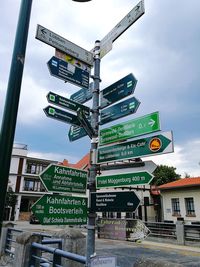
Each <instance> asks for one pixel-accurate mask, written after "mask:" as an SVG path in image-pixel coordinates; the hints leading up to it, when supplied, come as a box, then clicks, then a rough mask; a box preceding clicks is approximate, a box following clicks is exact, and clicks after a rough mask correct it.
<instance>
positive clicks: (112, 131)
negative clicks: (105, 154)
mask: <svg viewBox="0 0 200 267" xmlns="http://www.w3.org/2000/svg"><path fill="white" fill-rule="evenodd" d="M156 131H160V120H159V113H158V112H154V113H151V114H148V115H145V116H143V117H140V118H136V119H133V120H130V121H126V122H124V123H120V124H117V125H114V126H112V127H110V128H105V129H102V130H100V140H99V142H100V145H106V144H110V143H113V142H118V141H121V140H126V139H130V138H133V137H136V136H139V135H144V134H149V133H153V132H156Z"/></svg>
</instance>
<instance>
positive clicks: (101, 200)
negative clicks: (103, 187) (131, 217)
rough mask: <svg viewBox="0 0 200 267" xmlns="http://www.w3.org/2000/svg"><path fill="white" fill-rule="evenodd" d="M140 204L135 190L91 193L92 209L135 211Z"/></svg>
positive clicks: (101, 210) (96, 210)
mask: <svg viewBox="0 0 200 267" xmlns="http://www.w3.org/2000/svg"><path fill="white" fill-rule="evenodd" d="M139 204H140V199H139V198H138V196H137V195H136V193H135V192H133V191H132V192H129V191H128V192H117V191H114V192H113V191H112V192H103V193H91V211H94V212H98V211H99V212H104V211H109V212H112V211H113V212H115V211H116V212H123V211H124V212H125V211H126V212H133V211H135V210H136V209H137V207H138V206H139Z"/></svg>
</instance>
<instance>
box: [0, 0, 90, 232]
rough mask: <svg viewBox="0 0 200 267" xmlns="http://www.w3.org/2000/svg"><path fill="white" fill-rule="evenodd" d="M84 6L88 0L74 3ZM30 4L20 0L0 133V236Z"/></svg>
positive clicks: (29, 0) (30, 1)
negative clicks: (80, 3) (81, 3)
mask: <svg viewBox="0 0 200 267" xmlns="http://www.w3.org/2000/svg"><path fill="white" fill-rule="evenodd" d="M74 1H76V2H88V1H90V0H74ZM31 7H32V0H22V1H21V6H20V13H19V18H18V24H17V30H16V36H15V43H14V49H13V55H12V61H11V67H10V74H9V80H8V86H7V94H6V101H5V106H4V113H3V118H2V124H1V132H0V188H1V198H0V236H1V229H2V223H3V213H4V206H5V199H6V193H7V186H8V177H9V170H10V161H11V155H12V148H13V142H14V135H15V128H16V121H17V112H18V106H19V98H20V91H21V82H22V76H23V69H24V61H25V52H26V45H27V38H28V29H29V22H30V16H31Z"/></svg>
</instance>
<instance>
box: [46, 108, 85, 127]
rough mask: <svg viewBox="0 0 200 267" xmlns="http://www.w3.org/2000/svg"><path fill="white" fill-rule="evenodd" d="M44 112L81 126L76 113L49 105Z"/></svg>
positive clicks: (51, 116)
mask: <svg viewBox="0 0 200 267" xmlns="http://www.w3.org/2000/svg"><path fill="white" fill-rule="evenodd" d="M44 113H45V114H46V116H47V117H49V118H52V119H55V120H59V121H62V122H65V123H70V124H73V125H77V126H81V124H80V122H79V120H78V118H77V116H76V115H74V114H72V113H69V112H67V111H63V110H62V109H58V108H55V107H52V106H47V107H46V108H44Z"/></svg>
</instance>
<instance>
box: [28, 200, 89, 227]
mask: <svg viewBox="0 0 200 267" xmlns="http://www.w3.org/2000/svg"><path fill="white" fill-rule="evenodd" d="M31 210H32V211H33V214H34V215H35V216H36V217H37V219H38V220H39V221H40V223H41V224H44V225H76V224H86V223H87V198H81V197H74V196H62V195H61V196H60V195H44V196H42V197H41V198H40V199H39V200H38V201H36V202H35V203H34V204H33V206H32V207H31Z"/></svg>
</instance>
